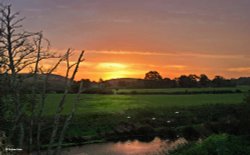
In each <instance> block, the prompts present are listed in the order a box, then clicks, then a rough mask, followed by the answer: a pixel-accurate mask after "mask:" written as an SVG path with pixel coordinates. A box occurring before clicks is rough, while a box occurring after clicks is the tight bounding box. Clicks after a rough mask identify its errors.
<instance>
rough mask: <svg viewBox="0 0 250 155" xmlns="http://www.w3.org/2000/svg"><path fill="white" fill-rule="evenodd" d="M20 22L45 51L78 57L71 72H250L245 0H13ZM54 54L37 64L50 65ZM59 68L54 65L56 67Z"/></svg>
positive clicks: (123, 74)
mask: <svg viewBox="0 0 250 155" xmlns="http://www.w3.org/2000/svg"><path fill="white" fill-rule="evenodd" d="M13 3H14V4H15V5H13V6H14V7H15V10H17V11H20V12H21V15H23V16H25V17H26V19H25V21H24V22H25V23H24V26H25V27H26V28H27V29H28V30H30V31H34V32H36V31H40V30H42V31H43V32H44V36H45V37H46V38H48V39H49V40H50V41H51V45H52V51H53V50H55V51H58V52H59V53H63V52H65V51H66V49H67V48H73V49H75V50H74V51H75V58H73V60H72V61H76V57H77V54H78V53H79V51H81V50H85V51H86V53H85V60H86V61H84V62H83V63H82V64H81V66H80V68H79V72H78V75H77V77H76V79H77V80H80V79H87V78H89V79H91V80H95V81H98V80H99V79H100V78H102V79H104V80H107V79H112V78H144V75H145V73H146V72H148V71H151V70H155V71H158V72H159V73H160V74H161V75H162V76H163V77H169V78H175V77H178V76H180V75H183V74H186V75H187V74H197V75H200V74H207V75H208V76H209V77H210V78H213V77H214V76H215V75H221V76H224V77H226V78H238V77H241V76H244V77H247V76H250V46H249V43H250V29H249V27H250V16H249V14H250V9H249V6H250V1H247V0H239V1H235V0H220V1H217V2H214V1H211V0H174V1H173V0H154V1H152V0H126V1H123V0H76V1H68V0H55V1H50V0H39V1H38V0H20V1H13ZM51 64H53V61H48V62H47V63H45V64H44V65H45V66H47V67H49V66H50V65H51ZM63 72H64V69H63V67H61V69H57V70H56V72H55V73H56V74H63Z"/></svg>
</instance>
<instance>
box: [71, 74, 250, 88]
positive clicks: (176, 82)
mask: <svg viewBox="0 0 250 155" xmlns="http://www.w3.org/2000/svg"><path fill="white" fill-rule="evenodd" d="M80 83H82V84H83V89H93V88H95V89H96V90H97V89H99V90H100V89H104V88H111V89H122V88H142V89H143V88H146V89H147V88H206V87H235V86H238V85H250V78H249V77H241V78H238V79H226V78H224V77H223V76H215V77H214V78H213V79H210V78H209V77H208V76H207V75H206V74H201V75H199V76H198V75H195V74H190V75H181V76H179V77H176V78H173V79H170V78H168V77H165V78H163V77H162V76H161V75H160V73H159V72H157V71H149V72H147V73H146V74H145V77H144V78H143V79H134V78H120V79H112V80H105V81H104V80H102V79H100V80H99V81H98V82H96V81H91V80H90V79H82V80H80V81H76V82H75V83H74V85H73V86H72V91H73V92H75V91H76V90H78V88H79V84H80Z"/></svg>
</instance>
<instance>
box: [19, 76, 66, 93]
mask: <svg viewBox="0 0 250 155" xmlns="http://www.w3.org/2000/svg"><path fill="white" fill-rule="evenodd" d="M22 76H24V77H25V78H24V82H23V85H24V87H25V88H27V89H28V90H29V88H31V86H32V83H33V78H32V77H29V74H23V75H22ZM45 77H46V74H39V75H38V80H37V86H38V88H39V89H42V88H43V84H44V79H45ZM65 80H66V79H65V77H63V76H61V75H56V74H50V75H49V76H48V84H47V91H48V92H57V93H61V92H63V91H64V83H65Z"/></svg>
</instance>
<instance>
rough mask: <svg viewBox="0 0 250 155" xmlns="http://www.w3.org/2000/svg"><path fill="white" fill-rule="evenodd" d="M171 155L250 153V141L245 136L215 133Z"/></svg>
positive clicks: (242, 154) (235, 154)
mask: <svg viewBox="0 0 250 155" xmlns="http://www.w3.org/2000/svg"><path fill="white" fill-rule="evenodd" d="M170 154H171V155H249V154H250V142H249V139H246V138H244V137H237V136H230V135H227V134H222V135H213V136H210V137H208V138H206V139H205V140H204V141H202V142H201V143H192V144H189V145H186V146H182V147H180V148H179V149H177V150H175V151H173V152H172V153H170Z"/></svg>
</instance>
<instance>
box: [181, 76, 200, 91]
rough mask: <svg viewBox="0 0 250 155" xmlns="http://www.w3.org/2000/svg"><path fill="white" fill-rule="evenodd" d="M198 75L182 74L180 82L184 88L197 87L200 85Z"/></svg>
mask: <svg viewBox="0 0 250 155" xmlns="http://www.w3.org/2000/svg"><path fill="white" fill-rule="evenodd" d="M197 79H198V76H196V75H193V74H191V75H189V76H186V75H182V76H180V77H179V78H178V84H179V86H180V87H182V88H189V87H197V86H198V81H197Z"/></svg>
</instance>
